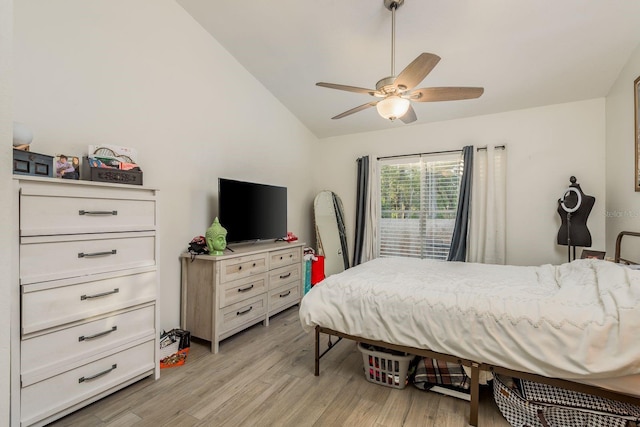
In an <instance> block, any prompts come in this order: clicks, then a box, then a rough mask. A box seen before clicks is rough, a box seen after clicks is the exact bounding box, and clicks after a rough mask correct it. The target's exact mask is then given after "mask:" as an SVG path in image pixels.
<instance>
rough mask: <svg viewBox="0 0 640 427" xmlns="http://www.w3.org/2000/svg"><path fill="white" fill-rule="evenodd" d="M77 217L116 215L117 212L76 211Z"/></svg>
mask: <svg viewBox="0 0 640 427" xmlns="http://www.w3.org/2000/svg"><path fill="white" fill-rule="evenodd" d="M78 215H118V211H85V210H81V211H78Z"/></svg>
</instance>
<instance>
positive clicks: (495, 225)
mask: <svg viewBox="0 0 640 427" xmlns="http://www.w3.org/2000/svg"><path fill="white" fill-rule="evenodd" d="M506 162H507V149H506V148H505V147H504V146H499V147H494V146H488V147H487V148H486V149H478V151H477V152H476V155H475V158H474V167H473V193H472V201H471V221H470V222H471V224H470V227H469V248H468V253H467V261H469V262H482V263H486V264H505V262H506V246H507V243H506V228H507V223H506V210H507V208H506V188H507V185H506V184H507V182H506Z"/></svg>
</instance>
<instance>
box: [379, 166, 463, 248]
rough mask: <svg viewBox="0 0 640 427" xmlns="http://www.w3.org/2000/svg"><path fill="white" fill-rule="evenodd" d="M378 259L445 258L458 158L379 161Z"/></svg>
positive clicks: (452, 219) (457, 187) (459, 169)
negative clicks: (379, 257)
mask: <svg viewBox="0 0 640 427" xmlns="http://www.w3.org/2000/svg"><path fill="white" fill-rule="evenodd" d="M378 166H379V169H378V170H379V171H380V174H379V186H380V188H379V190H380V191H379V194H380V209H379V211H378V212H380V218H379V221H378V230H379V239H378V245H379V247H378V249H379V254H380V256H381V257H411V258H428V259H441V260H446V259H447V255H448V254H449V248H450V246H451V236H452V234H453V228H454V225H455V218H456V210H457V207H458V195H459V192H460V178H461V176H462V169H463V161H462V156H461V155H460V154H438V155H423V156H419V157H410V158H407V157H404V158H396V159H381V160H379V164H378Z"/></svg>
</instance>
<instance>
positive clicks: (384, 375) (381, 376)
mask: <svg viewBox="0 0 640 427" xmlns="http://www.w3.org/2000/svg"><path fill="white" fill-rule="evenodd" d="M358 350H360V352H362V361H363V363H364V375H365V377H366V378H367V380H368V381H370V382H372V383H376V384H381V385H385V386H387V387H393V388H397V389H403V388H404V387H405V386H406V385H407V373H408V372H409V364H410V363H411V360H412V359H413V358H414V356H413V355H411V354H407V353H399V352H393V351H392V350H387V349H384V348H381V347H375V346H366V345H363V344H362V343H358Z"/></svg>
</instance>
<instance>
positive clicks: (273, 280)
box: [269, 264, 302, 289]
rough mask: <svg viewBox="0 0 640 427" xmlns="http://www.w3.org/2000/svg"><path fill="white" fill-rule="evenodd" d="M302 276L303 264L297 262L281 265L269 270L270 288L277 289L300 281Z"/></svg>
mask: <svg viewBox="0 0 640 427" xmlns="http://www.w3.org/2000/svg"><path fill="white" fill-rule="evenodd" d="M301 277H302V265H301V264H295V265H290V266H287V267H281V268H278V269H276V270H272V271H270V272H269V289H275V288H277V287H280V286H282V285H284V284H287V283H291V282H298V283H300V280H301Z"/></svg>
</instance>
